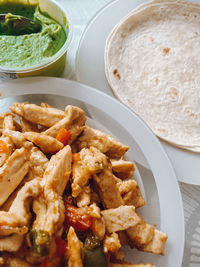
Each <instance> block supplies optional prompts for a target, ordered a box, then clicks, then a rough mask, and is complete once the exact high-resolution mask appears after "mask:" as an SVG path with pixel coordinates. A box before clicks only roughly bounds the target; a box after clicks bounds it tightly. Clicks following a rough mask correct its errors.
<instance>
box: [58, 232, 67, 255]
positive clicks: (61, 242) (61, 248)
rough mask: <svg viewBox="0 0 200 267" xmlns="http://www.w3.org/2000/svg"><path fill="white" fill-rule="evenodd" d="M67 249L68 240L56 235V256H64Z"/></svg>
mask: <svg viewBox="0 0 200 267" xmlns="http://www.w3.org/2000/svg"><path fill="white" fill-rule="evenodd" d="M65 251H66V242H65V240H63V239H62V238H61V237H56V256H58V257H64V255H65Z"/></svg>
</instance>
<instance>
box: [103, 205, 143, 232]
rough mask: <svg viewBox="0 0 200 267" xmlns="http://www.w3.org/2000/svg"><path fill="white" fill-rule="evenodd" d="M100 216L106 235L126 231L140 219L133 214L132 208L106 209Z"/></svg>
mask: <svg viewBox="0 0 200 267" xmlns="http://www.w3.org/2000/svg"><path fill="white" fill-rule="evenodd" d="M101 214H102V215H103V218H104V221H105V224H106V231H107V233H113V232H117V231H122V230H126V229H128V228H130V227H133V226H135V225H136V224H138V223H139V222H140V217H139V216H138V215H137V214H136V213H135V207H134V206H120V207H118V208H115V209H107V210H103V211H102V212H101Z"/></svg>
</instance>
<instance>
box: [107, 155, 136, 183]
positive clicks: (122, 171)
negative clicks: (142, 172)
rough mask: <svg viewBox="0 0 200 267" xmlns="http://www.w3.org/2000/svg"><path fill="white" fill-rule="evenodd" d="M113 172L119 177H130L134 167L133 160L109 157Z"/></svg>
mask: <svg viewBox="0 0 200 267" xmlns="http://www.w3.org/2000/svg"><path fill="white" fill-rule="evenodd" d="M111 163H112V170H113V173H114V174H115V175H116V176H117V177H119V178H120V179H122V180H124V179H130V178H131V177H132V176H133V173H134V171H135V167H134V164H133V162H131V161H125V160H122V159H120V160H114V159H111Z"/></svg>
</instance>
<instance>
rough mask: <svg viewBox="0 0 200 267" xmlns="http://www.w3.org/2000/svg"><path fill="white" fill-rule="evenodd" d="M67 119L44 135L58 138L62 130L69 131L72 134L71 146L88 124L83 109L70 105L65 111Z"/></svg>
mask: <svg viewBox="0 0 200 267" xmlns="http://www.w3.org/2000/svg"><path fill="white" fill-rule="evenodd" d="M65 113H66V117H64V118H63V119H62V120H60V121H59V122H57V123H56V124H55V125H53V126H52V127H51V128H49V129H47V130H46V131H45V132H44V134H47V135H50V136H52V137H56V136H57V134H58V132H59V130H60V129H63V128H64V129H67V130H69V131H70V132H71V134H72V135H71V137H70V140H69V144H71V143H72V142H73V141H74V140H75V139H76V138H77V136H79V135H80V133H81V132H82V131H83V129H84V125H85V122H86V117H85V113H84V111H83V110H82V109H80V108H78V107H74V106H70V105H68V106H67V107H66V109H65Z"/></svg>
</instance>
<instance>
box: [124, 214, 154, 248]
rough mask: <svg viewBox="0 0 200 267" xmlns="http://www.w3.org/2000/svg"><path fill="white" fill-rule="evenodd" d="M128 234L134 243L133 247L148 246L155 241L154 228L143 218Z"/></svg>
mask: <svg viewBox="0 0 200 267" xmlns="http://www.w3.org/2000/svg"><path fill="white" fill-rule="evenodd" d="M126 233H127V235H128V237H129V239H130V240H131V242H132V246H133V247H134V246H136V247H140V246H142V245H145V244H148V243H149V242H150V241H151V240H152V239H153V235H154V227H153V226H152V225H149V224H147V223H146V222H145V221H144V220H143V219H142V218H141V222H140V223H138V224H137V225H136V226H135V227H132V228H129V229H128V230H127V231H126Z"/></svg>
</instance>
